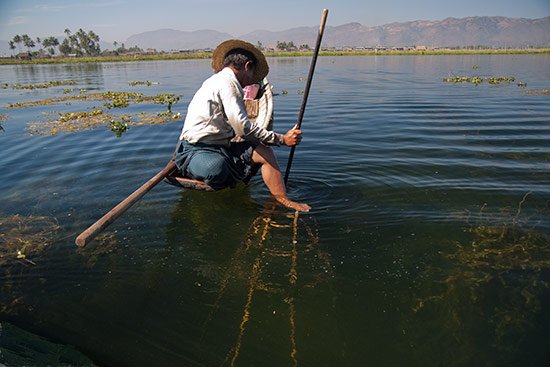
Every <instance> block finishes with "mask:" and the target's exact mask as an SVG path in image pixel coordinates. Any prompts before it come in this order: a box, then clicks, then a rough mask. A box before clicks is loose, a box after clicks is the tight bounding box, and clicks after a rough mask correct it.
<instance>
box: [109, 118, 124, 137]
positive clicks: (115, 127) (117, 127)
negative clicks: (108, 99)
mask: <svg viewBox="0 0 550 367" xmlns="http://www.w3.org/2000/svg"><path fill="white" fill-rule="evenodd" d="M109 125H110V126H111V131H113V132H114V133H115V135H116V136H117V138H120V137H121V136H122V133H124V132H126V131H127V130H128V119H127V118H124V117H122V119H121V120H114V119H111V120H110V121H109Z"/></svg>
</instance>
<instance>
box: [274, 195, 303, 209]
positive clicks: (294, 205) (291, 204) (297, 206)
mask: <svg viewBox="0 0 550 367" xmlns="http://www.w3.org/2000/svg"><path fill="white" fill-rule="evenodd" d="M275 200H277V202H278V203H279V204H282V205H284V206H286V207H287V208H290V209H294V210H297V211H299V212H309V210H310V209H311V207H310V206H309V205H307V204H306V203H298V202H296V201H292V200H290V199H289V198H288V197H287V196H282V195H277V196H275Z"/></svg>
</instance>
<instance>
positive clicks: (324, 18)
mask: <svg viewBox="0 0 550 367" xmlns="http://www.w3.org/2000/svg"><path fill="white" fill-rule="evenodd" d="M327 15H328V9H323V15H322V17H321V26H320V27H319V34H318V35H317V43H316V44H315V51H314V52H313V58H312V59H311V66H310V68H309V75H308V77H307V84H306V89H305V90H304V98H303V99H302V107H301V108H300V114H299V115H298V123H297V124H296V129H300V127H301V126H302V119H303V118H304V113H305V112H306V104H307V97H308V95H309V88H310V87H311V80H312V79H313V72H314V71H315V63H316V62H317V56H318V55H319V49H320V48H321V39H322V38H323V33H324V31H325V23H326V22H327ZM295 150H296V146H293V147H292V148H291V149H290V154H289V156H288V163H287V165H286V171H285V184H286V183H287V181H288V176H289V175H290V168H291V167H292V159H293V158H294V151H295Z"/></svg>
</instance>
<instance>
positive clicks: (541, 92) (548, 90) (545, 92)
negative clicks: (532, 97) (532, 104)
mask: <svg viewBox="0 0 550 367" xmlns="http://www.w3.org/2000/svg"><path fill="white" fill-rule="evenodd" d="M524 93H525V94H541V95H542V94H546V95H549V94H550V89H542V90H526V91H524Z"/></svg>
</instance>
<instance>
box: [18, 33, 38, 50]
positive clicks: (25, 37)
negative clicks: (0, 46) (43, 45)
mask: <svg viewBox="0 0 550 367" xmlns="http://www.w3.org/2000/svg"><path fill="white" fill-rule="evenodd" d="M21 39H22V40H23V44H24V45H25V47H26V48H27V51H29V52H30V49H31V48H33V47H34V46H35V44H34V41H33V40H32V39H31V38H30V37H29V36H28V35H27V34H24V35H22V36H21Z"/></svg>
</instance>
